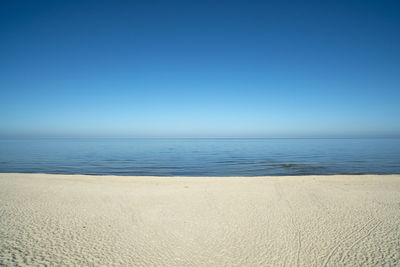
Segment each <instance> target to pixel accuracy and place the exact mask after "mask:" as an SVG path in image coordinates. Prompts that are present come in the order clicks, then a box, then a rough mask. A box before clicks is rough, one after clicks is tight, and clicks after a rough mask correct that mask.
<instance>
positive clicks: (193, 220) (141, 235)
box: [0, 174, 400, 266]
mask: <svg viewBox="0 0 400 267" xmlns="http://www.w3.org/2000/svg"><path fill="white" fill-rule="evenodd" d="M40 264H49V265H52V266H54V265H76V266H86V265H90V266H94V265H96V266H97V265H105V266H118V265H122V266H138V265H142V266H143V265H144V266H149V265H157V266H259V265H264V266H338V265H347V266H359V265H367V266H378V265H379V266H381V265H387V266H399V265H400V175H382V176H377V175H364V176H305V177H264V178H156V177H115V176H82V175H72V176H67V175H44V174H0V265H13V266H14V265H40Z"/></svg>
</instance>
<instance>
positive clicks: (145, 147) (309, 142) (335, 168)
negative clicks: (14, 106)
mask: <svg viewBox="0 0 400 267" xmlns="http://www.w3.org/2000/svg"><path fill="white" fill-rule="evenodd" d="M0 172H21V173H62V174H95V175H145V176H147V175H155V176H263V175H311V174H400V139H0Z"/></svg>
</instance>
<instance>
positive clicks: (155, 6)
mask: <svg viewBox="0 0 400 267" xmlns="http://www.w3.org/2000/svg"><path fill="white" fill-rule="evenodd" d="M399 14H400V2H399V1H384V0H383V1H379V0H376V1H293V2H290V1H40V0H39V1H15V0H13V1H7V0H6V1H1V2H0V60H1V63H0V136H2V137H20V136H41V137H47V136H52V137H89V136H91V137H369V136H373V137H375V136H400V15H399Z"/></svg>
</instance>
